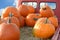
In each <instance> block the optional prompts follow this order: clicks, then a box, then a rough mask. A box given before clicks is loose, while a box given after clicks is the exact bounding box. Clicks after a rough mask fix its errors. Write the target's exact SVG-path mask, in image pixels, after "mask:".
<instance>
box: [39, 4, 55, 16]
mask: <svg viewBox="0 0 60 40" xmlns="http://www.w3.org/2000/svg"><path fill="white" fill-rule="evenodd" d="M40 14H41V15H42V16H43V17H52V16H54V12H53V10H52V9H51V8H50V7H49V6H48V5H45V6H43V7H42V8H41V9H40Z"/></svg>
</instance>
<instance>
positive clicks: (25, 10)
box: [18, 5, 29, 17]
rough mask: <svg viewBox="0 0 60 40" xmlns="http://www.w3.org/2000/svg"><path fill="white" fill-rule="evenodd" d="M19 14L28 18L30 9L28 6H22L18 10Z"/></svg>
mask: <svg viewBox="0 0 60 40" xmlns="http://www.w3.org/2000/svg"><path fill="white" fill-rule="evenodd" d="M18 11H19V14H21V15H22V16H24V17H26V16H27V15H28V13H29V9H28V7H27V6H26V5H20V6H19V8H18Z"/></svg>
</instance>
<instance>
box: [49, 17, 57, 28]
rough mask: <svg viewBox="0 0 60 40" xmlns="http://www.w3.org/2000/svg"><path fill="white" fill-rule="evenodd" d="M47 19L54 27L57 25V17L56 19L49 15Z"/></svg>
mask: <svg viewBox="0 0 60 40" xmlns="http://www.w3.org/2000/svg"><path fill="white" fill-rule="evenodd" d="M49 20H50V21H51V23H52V24H53V25H54V26H55V28H57V27H58V19H57V17H49Z"/></svg>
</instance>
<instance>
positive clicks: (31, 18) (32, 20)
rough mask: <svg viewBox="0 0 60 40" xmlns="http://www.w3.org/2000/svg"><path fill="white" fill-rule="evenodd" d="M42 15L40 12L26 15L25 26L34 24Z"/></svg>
mask: <svg viewBox="0 0 60 40" xmlns="http://www.w3.org/2000/svg"><path fill="white" fill-rule="evenodd" d="M41 17H42V16H41V15H40V14H29V15H28V16H27V17H26V25H27V26H32V27H33V26H34V25H35V23H36V21H37V20H38V19H39V18H41Z"/></svg>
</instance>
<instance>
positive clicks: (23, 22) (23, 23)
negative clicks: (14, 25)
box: [19, 16, 25, 27]
mask: <svg viewBox="0 0 60 40" xmlns="http://www.w3.org/2000/svg"><path fill="white" fill-rule="evenodd" d="M19 21H20V24H21V25H20V27H23V26H24V25H25V18H24V17H23V16H20V18H19Z"/></svg>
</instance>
